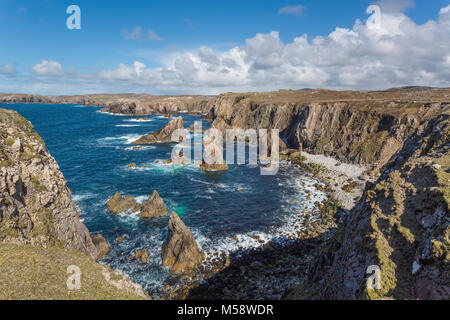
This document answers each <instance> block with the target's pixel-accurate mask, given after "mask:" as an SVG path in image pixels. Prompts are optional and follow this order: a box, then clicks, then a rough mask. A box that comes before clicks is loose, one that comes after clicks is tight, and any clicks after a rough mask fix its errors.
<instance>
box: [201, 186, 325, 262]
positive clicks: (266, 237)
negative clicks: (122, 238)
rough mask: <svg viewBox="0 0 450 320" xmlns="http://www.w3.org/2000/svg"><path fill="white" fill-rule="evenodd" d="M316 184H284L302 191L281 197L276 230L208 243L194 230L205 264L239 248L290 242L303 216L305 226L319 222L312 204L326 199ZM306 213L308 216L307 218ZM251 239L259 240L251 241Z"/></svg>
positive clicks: (253, 247)
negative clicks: (206, 261) (308, 223)
mask: <svg viewBox="0 0 450 320" xmlns="http://www.w3.org/2000/svg"><path fill="white" fill-rule="evenodd" d="M316 183H318V182H317V181H315V180H308V179H306V177H301V178H294V179H291V180H289V181H288V182H287V183H286V184H288V185H290V186H291V187H293V188H295V189H296V190H298V189H299V188H302V189H303V190H304V191H303V190H302V191H300V192H298V193H297V194H296V195H293V196H289V197H288V196H285V198H284V199H283V202H284V203H285V204H284V205H282V206H281V207H282V209H281V210H283V211H284V213H285V215H284V216H282V218H281V219H282V224H281V226H280V227H277V228H272V229H271V230H269V231H267V232H258V231H252V232H248V233H243V234H236V235H230V236H227V237H224V238H220V239H214V240H211V239H209V238H207V237H205V236H204V235H203V234H202V233H201V232H200V231H199V230H195V229H194V230H193V233H194V235H195V238H196V240H197V242H198V243H199V246H200V247H203V246H204V249H205V254H206V257H207V260H213V259H214V258H215V257H216V253H218V254H219V256H220V255H222V254H223V253H225V254H227V255H228V254H229V252H233V251H238V250H239V248H243V249H244V250H249V249H255V248H259V247H261V246H263V245H264V244H266V243H268V242H269V241H277V242H279V243H285V242H287V241H291V240H289V238H295V237H296V236H297V233H298V232H299V231H300V230H302V229H304V222H305V216H306V215H309V222H311V223H312V222H314V221H316V220H318V219H319V218H320V213H319V210H318V208H316V205H315V202H316V201H319V202H321V201H323V200H325V199H326V198H327V197H326V194H325V193H324V192H322V191H319V190H317V189H316V188H315V187H314V184H316ZM302 184H304V185H305V187H304V188H303V187H301V186H302ZM221 187H224V186H221ZM306 190H311V191H313V192H311V193H310V196H311V200H307V199H306V195H307V193H306ZM292 200H295V202H292ZM303 210H306V211H307V213H305V214H302V211H303ZM308 212H311V214H309V213H308ZM274 214H275V213H274ZM254 237H255V238H256V237H257V238H259V239H255V238H254ZM258 240H259V241H258Z"/></svg>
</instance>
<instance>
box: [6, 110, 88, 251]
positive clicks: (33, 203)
mask: <svg viewBox="0 0 450 320" xmlns="http://www.w3.org/2000/svg"><path fill="white" fill-rule="evenodd" d="M70 194H71V193H70V190H69V189H68V188H67V186H66V181H65V179H64V176H63V175H62V173H61V172H60V170H59V166H58V164H57V163H56V161H55V159H54V158H53V157H52V156H51V155H50V154H49V152H48V150H47V148H46V147H45V144H44V142H43V141H42V139H41V138H40V137H39V135H38V134H37V133H36V132H35V131H34V130H33V127H32V125H31V123H30V122H28V121H27V120H26V119H24V118H22V117H21V116H20V115H19V114H17V113H16V112H14V111H10V110H3V109H0V243H1V242H3V243H14V244H30V245H37V246H42V247H51V246H62V247H67V248H73V249H76V250H78V251H80V252H82V253H84V254H86V255H88V256H90V257H91V258H92V259H95V257H96V248H95V246H94V244H93V243H92V240H91V237H90V234H89V231H88V229H87V228H86V227H85V226H84V225H83V223H81V222H80V220H79V213H78V212H77V210H76V208H75V204H74V203H73V202H72V200H71V198H70Z"/></svg>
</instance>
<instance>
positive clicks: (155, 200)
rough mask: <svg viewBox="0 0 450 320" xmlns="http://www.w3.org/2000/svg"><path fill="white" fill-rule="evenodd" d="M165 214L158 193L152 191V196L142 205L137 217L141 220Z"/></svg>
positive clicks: (165, 210) (162, 202)
mask: <svg viewBox="0 0 450 320" xmlns="http://www.w3.org/2000/svg"><path fill="white" fill-rule="evenodd" d="M166 213H167V208H166V205H165V204H164V201H163V199H161V197H160V196H159V194H158V191H156V190H154V191H153V194H152V195H151V196H150V197H149V198H148V200H146V201H144V203H142V207H141V212H140V213H139V216H140V217H141V218H155V217H159V216H162V215H164V214H166Z"/></svg>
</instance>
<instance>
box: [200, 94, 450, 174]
mask: <svg viewBox="0 0 450 320" xmlns="http://www.w3.org/2000/svg"><path fill="white" fill-rule="evenodd" d="M255 101H258V102H255ZM449 109H450V104H448V103H446V102H436V103H425V102H395V101H390V102H386V101H376V100H374V101H370V100H369V101H353V102H304V103H297V102H285V101H274V102H272V103H266V102H264V100H263V99H262V98H260V97H256V98H255V97H254V96H253V95H247V96H246V95H242V96H238V95H235V94H233V95H231V94H229V95H223V96H220V97H219V98H218V99H217V100H216V102H215V104H214V107H213V108H212V109H211V112H210V114H209V115H208V118H209V119H211V120H213V123H212V127H214V128H218V129H220V130H225V129H228V128H242V129H249V128H254V129H259V128H266V129H279V130H280V138H281V139H282V140H283V142H284V143H285V144H286V145H287V146H288V147H291V148H295V149H298V148H302V149H303V150H304V151H307V152H309V153H314V154H325V155H330V156H333V157H335V158H336V159H338V160H340V161H343V162H349V163H357V164H364V165H373V167H374V168H377V169H379V168H381V167H382V166H383V165H385V164H386V163H387V162H388V161H389V160H390V159H391V157H392V156H393V155H394V154H395V153H396V152H398V151H399V150H400V149H401V147H402V145H403V143H404V142H405V141H406V139H407V138H408V137H409V136H410V135H411V134H412V133H413V132H414V130H416V128H418V126H420V125H421V124H423V123H425V122H427V121H429V120H430V119H432V118H433V117H435V116H436V115H439V114H442V113H443V112H447V111H448V110H449Z"/></svg>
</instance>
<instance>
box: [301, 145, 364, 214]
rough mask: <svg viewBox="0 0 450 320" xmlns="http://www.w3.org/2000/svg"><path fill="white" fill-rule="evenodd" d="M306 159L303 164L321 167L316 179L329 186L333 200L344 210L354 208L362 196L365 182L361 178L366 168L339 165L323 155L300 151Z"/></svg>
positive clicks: (353, 165)
mask: <svg viewBox="0 0 450 320" xmlns="http://www.w3.org/2000/svg"><path fill="white" fill-rule="evenodd" d="M302 156H304V157H305V158H306V160H305V163H307V164H310V163H313V164H316V165H320V166H322V169H325V170H320V171H319V172H318V173H317V174H316V178H317V179H319V180H320V181H322V182H323V183H325V184H326V185H327V186H329V189H330V192H331V194H332V196H333V198H334V199H336V200H337V201H339V202H340V203H341V204H342V207H343V208H344V209H345V210H351V209H353V208H354V207H355V205H356V202H357V200H358V199H359V197H361V196H362V194H363V192H364V188H365V185H366V182H367V181H366V180H364V179H362V178H361V175H362V174H363V172H365V171H366V170H367V168H366V167H364V166H361V165H356V164H347V163H341V162H340V161H338V160H336V159H334V158H332V157H328V156H325V155H313V154H309V153H307V152H303V151H302Z"/></svg>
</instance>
